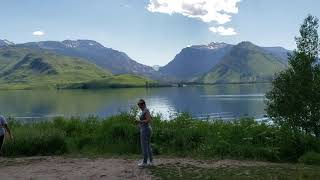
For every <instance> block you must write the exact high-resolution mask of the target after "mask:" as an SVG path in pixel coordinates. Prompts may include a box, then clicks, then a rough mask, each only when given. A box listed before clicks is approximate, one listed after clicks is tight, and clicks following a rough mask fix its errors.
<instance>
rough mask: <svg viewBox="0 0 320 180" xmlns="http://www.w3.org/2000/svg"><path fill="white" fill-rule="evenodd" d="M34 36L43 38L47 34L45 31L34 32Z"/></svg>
mask: <svg viewBox="0 0 320 180" xmlns="http://www.w3.org/2000/svg"><path fill="white" fill-rule="evenodd" d="M32 35H34V36H43V35H45V33H44V32H43V31H34V32H33V33H32Z"/></svg>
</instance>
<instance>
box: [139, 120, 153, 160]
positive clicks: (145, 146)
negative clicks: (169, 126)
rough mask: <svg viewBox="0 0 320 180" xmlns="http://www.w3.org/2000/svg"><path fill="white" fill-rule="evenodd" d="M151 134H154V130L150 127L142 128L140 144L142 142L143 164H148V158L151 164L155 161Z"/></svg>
mask: <svg viewBox="0 0 320 180" xmlns="http://www.w3.org/2000/svg"><path fill="white" fill-rule="evenodd" d="M151 134H152V128H151V127H150V126H147V127H141V128H140V142H141V149H142V154H143V163H147V162H148V158H149V161H150V162H152V160H153V157H152V156H153V155H152V149H151V143H150V141H151Z"/></svg>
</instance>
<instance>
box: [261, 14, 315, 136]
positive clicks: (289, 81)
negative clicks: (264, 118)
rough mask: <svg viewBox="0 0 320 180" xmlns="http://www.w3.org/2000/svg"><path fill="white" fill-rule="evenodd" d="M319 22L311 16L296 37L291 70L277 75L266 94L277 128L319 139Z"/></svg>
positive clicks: (288, 69) (268, 110) (268, 109)
mask: <svg viewBox="0 0 320 180" xmlns="http://www.w3.org/2000/svg"><path fill="white" fill-rule="evenodd" d="M318 28H319V20H318V18H316V17H314V16H311V15H309V16H308V17H307V18H306V19H305V20H304V22H303V24H302V25H301V28H300V36H299V37H296V38H295V40H296V43H297V49H296V50H294V52H293V53H292V54H291V55H289V67H288V68H287V69H286V70H284V71H282V72H280V73H279V74H278V75H276V77H275V79H274V80H273V82H272V89H271V90H270V91H269V92H267V94H266V97H267V101H266V104H267V107H266V111H267V114H268V116H269V117H270V118H271V119H272V120H273V121H274V122H275V123H276V124H278V125H280V126H283V125H286V126H288V127H290V128H292V129H293V130H296V131H300V130H302V131H304V132H305V133H306V134H312V135H316V136H317V137H320V66H319V64H318V63H317V59H318V55H319V47H320V43H319V37H318V31H317V30H318Z"/></svg>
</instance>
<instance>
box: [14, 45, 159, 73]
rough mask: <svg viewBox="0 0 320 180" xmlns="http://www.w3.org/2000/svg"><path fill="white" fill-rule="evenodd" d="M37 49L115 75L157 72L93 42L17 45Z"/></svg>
mask: <svg viewBox="0 0 320 180" xmlns="http://www.w3.org/2000/svg"><path fill="white" fill-rule="evenodd" d="M16 46H18V47H29V48H36V49H45V50H51V51H54V52H56V53H59V54H63V55H66V56H72V57H78V58H83V59H86V60H87V61H89V62H91V63H94V64H96V65H98V66H100V67H102V68H104V69H106V70H109V71H111V72H112V73H113V74H128V73H129V74H140V75H146V76H152V75H153V74H156V71H155V70H154V69H153V68H152V67H149V66H146V65H143V64H140V63H138V62H136V61H134V60H132V59H131V58H130V57H129V56H128V55H127V54H125V53H124V52H120V51H117V50H114V49H111V48H106V47H104V46H103V45H101V44H100V43H98V42H96V41H93V40H75V41H73V40H65V41H62V42H59V41H42V42H30V43H24V44H18V45H16Z"/></svg>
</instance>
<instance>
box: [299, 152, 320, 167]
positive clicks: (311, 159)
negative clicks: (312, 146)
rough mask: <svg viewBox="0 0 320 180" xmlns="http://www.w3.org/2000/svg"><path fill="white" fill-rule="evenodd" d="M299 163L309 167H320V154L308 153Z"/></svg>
mask: <svg viewBox="0 0 320 180" xmlns="http://www.w3.org/2000/svg"><path fill="white" fill-rule="evenodd" d="M299 162H300V163H304V164H309V165H320V153H316V152H307V153H305V154H304V155H302V156H301V157H300V158H299Z"/></svg>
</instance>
